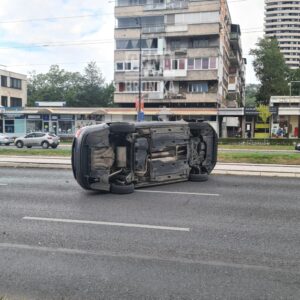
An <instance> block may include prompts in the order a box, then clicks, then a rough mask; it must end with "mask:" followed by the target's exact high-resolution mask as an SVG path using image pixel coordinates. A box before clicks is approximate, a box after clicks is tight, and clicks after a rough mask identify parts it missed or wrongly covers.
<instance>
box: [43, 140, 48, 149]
mask: <svg viewBox="0 0 300 300" xmlns="http://www.w3.org/2000/svg"><path fill="white" fill-rule="evenodd" d="M42 148H43V149H48V148H49V143H48V142H46V141H45V142H42Z"/></svg>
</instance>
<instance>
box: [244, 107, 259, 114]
mask: <svg viewBox="0 0 300 300" xmlns="http://www.w3.org/2000/svg"><path fill="white" fill-rule="evenodd" d="M244 114H245V116H258V111H257V109H256V107H245V108H244Z"/></svg>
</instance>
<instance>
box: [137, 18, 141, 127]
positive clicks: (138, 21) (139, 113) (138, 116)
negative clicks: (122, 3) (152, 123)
mask: <svg viewBox="0 0 300 300" xmlns="http://www.w3.org/2000/svg"><path fill="white" fill-rule="evenodd" d="M136 22H137V24H138V25H139V28H140V41H139V44H140V47H139V48H140V49H139V52H140V53H139V105H138V115H137V121H138V122H141V121H142V120H141V112H142V18H141V17H138V18H136Z"/></svg>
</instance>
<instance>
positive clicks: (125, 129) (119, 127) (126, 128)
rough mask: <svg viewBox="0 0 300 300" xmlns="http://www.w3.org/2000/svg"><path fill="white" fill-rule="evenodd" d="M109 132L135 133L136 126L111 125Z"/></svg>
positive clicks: (126, 124) (124, 124) (125, 124)
mask: <svg viewBox="0 0 300 300" xmlns="http://www.w3.org/2000/svg"><path fill="white" fill-rule="evenodd" d="M109 130H110V132H114V133H134V132H135V125H134V124H128V123H112V124H110V125H109Z"/></svg>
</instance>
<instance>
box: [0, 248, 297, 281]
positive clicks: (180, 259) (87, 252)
mask: <svg viewBox="0 0 300 300" xmlns="http://www.w3.org/2000/svg"><path fill="white" fill-rule="evenodd" d="M1 249H16V250H25V251H26V250H27V251H30V252H31V251H40V252H51V253H61V254H70V255H89V256H100V257H112V258H121V259H124V258H127V259H134V260H136V259H140V260H149V261H153V260H154V261H160V262H174V263H181V264H192V265H195V264H198V265H203V266H208V267H214V268H216V267H217V268H231V269H240V270H254V271H262V272H278V273H286V274H295V275H300V273H299V271H295V270H290V269H284V268H278V267H271V266H266V265H248V264H243V263H231V262H223V261H214V260H199V259H190V258H184V257H169V256H168V257H162V256H150V255H146V254H134V253H132V254H130V253H114V252H112V251H101V250H100V251H90V250H82V249H71V248H53V247H46V246H33V245H24V244H11V243H0V250H1Z"/></svg>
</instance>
